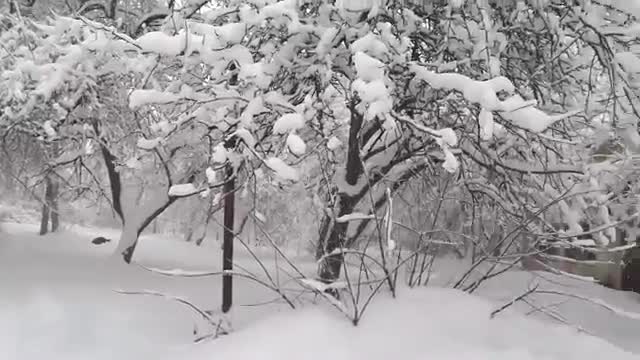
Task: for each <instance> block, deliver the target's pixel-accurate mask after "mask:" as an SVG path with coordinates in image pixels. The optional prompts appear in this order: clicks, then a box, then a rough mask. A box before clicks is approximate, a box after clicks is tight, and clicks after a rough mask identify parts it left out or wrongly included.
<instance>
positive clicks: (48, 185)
mask: <svg viewBox="0 0 640 360" xmlns="http://www.w3.org/2000/svg"><path fill="white" fill-rule="evenodd" d="M44 184H45V185H44V186H45V190H44V201H43V202H42V217H41V218H40V235H45V234H47V233H48V232H49V219H51V222H52V225H53V221H54V219H53V217H54V213H52V210H54V211H55V216H56V219H55V228H54V227H53V226H52V229H51V231H56V229H57V227H58V224H57V222H58V219H57V211H58V205H57V203H54V199H55V198H54V195H55V192H57V190H55V189H54V185H53V181H52V180H51V176H50V175H47V177H46V178H45V182H44Z"/></svg>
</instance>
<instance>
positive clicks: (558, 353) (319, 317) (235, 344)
mask: <svg viewBox="0 0 640 360" xmlns="http://www.w3.org/2000/svg"><path fill="white" fill-rule="evenodd" d="M493 310H494V305H493V304H491V303H490V302H488V301H485V300H482V299H480V298H478V297H475V296H471V295H467V294H466V293H463V292H460V291H455V290H450V289H417V290H405V291H402V292H401V293H400V294H399V298H398V299H396V300H392V299H388V298H387V299H380V300H379V301H378V302H377V303H375V304H374V305H373V306H372V307H371V308H370V309H369V311H370V312H369V313H368V314H367V315H365V318H364V319H363V321H362V322H361V323H360V325H359V326H358V327H353V326H351V325H350V324H349V323H348V322H346V321H344V320H343V319H341V318H340V317H339V316H337V315H336V314H335V312H334V313H330V312H328V311H326V310H321V309H317V308H316V309H305V310H303V311H297V312H290V313H286V314H282V315H279V316H274V317H272V318H269V319H267V320H265V321H261V322H260V323H259V324H257V325H254V326H252V327H251V328H249V329H246V330H243V331H239V332H237V333H235V334H233V336H230V337H226V338H223V339H221V340H220V341H218V342H215V343H212V344H209V345H206V346H203V347H202V348H201V349H199V351H198V352H199V353H200V355H201V357H200V358H198V359H203V360H204V359H207V358H210V357H211V354H215V356H216V358H220V359H225V360H249V359H274V360H275V359H306V360H313V359H318V360H320V359H323V360H324V359H327V357H328V356H329V357H330V358H331V359H335V360H350V359H368V360H376V359H380V360H383V359H384V360H388V359H393V358H396V359H403V360H412V359H452V360H453V359H474V360H475V359H486V360H502V359H504V360H515V359H517V360H534V359H535V360H538V359H548V360H552V359H553V360H574V359H575V360H584V359H600V358H607V359H637V357H636V356H634V355H632V354H630V353H626V352H624V351H623V350H620V349H617V348H615V347H613V346H612V345H610V344H608V343H606V342H605V341H603V340H599V339H596V338H593V337H590V336H588V335H584V334H580V333H578V332H577V331H575V330H572V329H569V328H567V327H560V326H550V325H548V324H544V323H542V322H537V321H532V320H531V319H526V318H524V317H522V316H513V315H510V314H509V315H504V316H500V317H496V318H494V319H491V318H490V313H491V312H492V311H493ZM318 344H330V346H328V348H323V347H320V346H319V345H318Z"/></svg>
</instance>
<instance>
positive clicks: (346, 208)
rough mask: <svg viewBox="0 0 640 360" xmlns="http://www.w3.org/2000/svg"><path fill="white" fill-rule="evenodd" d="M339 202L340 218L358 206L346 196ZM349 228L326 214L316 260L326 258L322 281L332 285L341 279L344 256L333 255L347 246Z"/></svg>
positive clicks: (323, 264)
mask: <svg viewBox="0 0 640 360" xmlns="http://www.w3.org/2000/svg"><path fill="white" fill-rule="evenodd" d="M338 202H339V204H338V217H340V216H343V215H346V214H350V213H351V212H353V209H354V207H355V205H356V202H355V200H354V199H353V198H351V197H349V196H347V195H344V194H341V195H340V196H339V198H338ZM348 226H349V223H348V222H344V223H336V222H334V221H333V219H332V216H331V215H330V214H325V215H324V218H323V219H322V225H321V227H320V241H318V247H317V248H316V258H317V259H321V258H323V257H324V258H323V261H321V262H320V268H319V269H318V277H319V279H320V280H321V281H324V282H327V283H330V282H333V281H335V280H336V279H338V278H339V277H340V270H341V268H342V262H343V261H344V256H343V255H342V254H331V253H332V252H334V251H335V250H337V249H340V248H343V247H344V246H345V243H346V240H347V229H348ZM328 254H331V255H328Z"/></svg>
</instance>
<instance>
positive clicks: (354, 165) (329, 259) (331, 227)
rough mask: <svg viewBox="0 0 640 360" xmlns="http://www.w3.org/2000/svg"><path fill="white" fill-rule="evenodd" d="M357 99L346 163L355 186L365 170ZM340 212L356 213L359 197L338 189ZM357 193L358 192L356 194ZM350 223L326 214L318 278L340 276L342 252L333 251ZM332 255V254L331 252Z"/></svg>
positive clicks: (318, 251) (318, 253) (330, 279)
mask: <svg viewBox="0 0 640 360" xmlns="http://www.w3.org/2000/svg"><path fill="white" fill-rule="evenodd" d="M356 105H357V100H355V99H354V100H352V101H351V103H350V106H349V107H350V111H351V118H350V127H349V144H348V152H347V163H346V166H345V170H346V171H345V175H344V176H345V182H346V183H347V184H348V185H350V186H355V185H356V184H357V183H358V180H360V177H361V176H362V175H363V173H364V167H363V164H362V161H361V160H360V139H359V134H360V129H361V128H362V124H363V116H362V114H360V113H359V112H358V111H357V110H356ZM338 191H340V193H339V194H338V204H337V205H338V209H337V210H338V213H337V216H343V215H347V214H350V213H352V212H353V209H354V208H355V206H356V205H357V203H358V200H359V199H358V198H356V197H355V196H354V195H349V194H347V193H345V192H344V191H341V190H340V189H338ZM356 196H357V195H356ZM348 226H349V223H348V222H345V223H335V221H333V218H332V214H325V215H324V218H323V221H322V225H321V228H320V239H319V241H318V247H317V249H316V257H317V258H318V259H320V258H322V259H323V260H322V261H321V263H320V267H319V269H318V277H319V278H320V280H321V281H324V282H333V281H335V280H337V279H338V278H339V277H340V269H341V267H342V263H343V261H344V257H343V255H342V254H332V253H333V252H334V251H335V250H336V249H340V248H341V247H342V246H343V244H344V243H345V240H346V236H347V229H348ZM329 254H330V255H329Z"/></svg>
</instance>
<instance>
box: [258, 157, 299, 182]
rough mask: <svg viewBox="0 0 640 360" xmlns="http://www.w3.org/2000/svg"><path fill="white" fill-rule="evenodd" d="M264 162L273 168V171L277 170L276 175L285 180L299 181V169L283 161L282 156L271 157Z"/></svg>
mask: <svg viewBox="0 0 640 360" xmlns="http://www.w3.org/2000/svg"><path fill="white" fill-rule="evenodd" d="M264 162H265V164H266V165H267V166H268V167H269V168H270V169H271V170H273V172H275V174H276V176H278V177H279V178H281V179H283V180H292V181H298V179H299V178H300V175H299V174H298V171H297V170H296V169H294V168H292V167H291V166H289V165H288V164H287V163H285V162H284V161H282V159H280V158H277V157H270V158H267V159H266V160H265V161H264Z"/></svg>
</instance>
